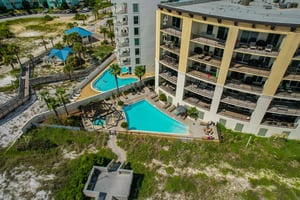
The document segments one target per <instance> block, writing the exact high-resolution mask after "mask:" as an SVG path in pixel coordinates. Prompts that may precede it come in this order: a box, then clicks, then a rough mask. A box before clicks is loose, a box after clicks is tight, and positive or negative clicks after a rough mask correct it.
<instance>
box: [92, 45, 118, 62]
mask: <svg viewBox="0 0 300 200" xmlns="http://www.w3.org/2000/svg"><path fill="white" fill-rule="evenodd" d="M114 49H115V47H114V46H112V45H108V44H107V45H100V46H97V47H93V48H92V49H91V53H92V54H93V56H94V57H96V58H99V59H102V58H104V57H105V56H106V55H108V54H109V53H111V52H112V51H113V50H114Z"/></svg>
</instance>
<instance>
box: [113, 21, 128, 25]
mask: <svg viewBox="0 0 300 200" xmlns="http://www.w3.org/2000/svg"><path fill="white" fill-rule="evenodd" d="M127 25H128V21H123V22H121V21H117V22H116V24H115V26H127Z"/></svg>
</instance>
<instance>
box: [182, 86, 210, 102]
mask: <svg viewBox="0 0 300 200" xmlns="http://www.w3.org/2000/svg"><path fill="white" fill-rule="evenodd" d="M184 89H186V90H188V91H190V92H193V93H195V94H199V95H201V96H204V97H207V98H210V99H212V98H213V96H214V91H213V90H209V89H207V88H200V87H198V86H197V85H192V84H191V85H188V86H186V87H185V88H184Z"/></svg>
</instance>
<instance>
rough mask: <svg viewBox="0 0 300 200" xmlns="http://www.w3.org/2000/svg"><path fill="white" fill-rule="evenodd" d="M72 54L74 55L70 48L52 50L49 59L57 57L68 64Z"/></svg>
mask: <svg viewBox="0 0 300 200" xmlns="http://www.w3.org/2000/svg"><path fill="white" fill-rule="evenodd" d="M70 53H73V50H72V49H71V48H70V47H68V46H66V47H65V48H63V49H51V50H50V54H49V56H48V58H52V57H54V56H55V57H57V58H58V59H60V60H62V61H63V62H66V60H67V58H68V56H69V54H70Z"/></svg>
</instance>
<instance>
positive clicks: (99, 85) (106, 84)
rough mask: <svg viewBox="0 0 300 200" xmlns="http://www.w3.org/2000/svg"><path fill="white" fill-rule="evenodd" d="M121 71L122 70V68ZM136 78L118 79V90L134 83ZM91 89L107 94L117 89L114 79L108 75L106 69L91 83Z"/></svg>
mask: <svg viewBox="0 0 300 200" xmlns="http://www.w3.org/2000/svg"><path fill="white" fill-rule="evenodd" d="M122 69H123V68H122ZM137 81H138V78H119V77H118V84H119V88H120V87H122V86H125V85H128V84H131V83H134V82H137ZM92 85H93V88H95V89H96V90H98V91H100V92H107V91H110V90H113V89H116V88H117V85H116V81H115V77H114V76H113V75H111V74H110V72H109V69H106V70H105V71H104V72H103V74H101V76H99V77H98V78H97V80H95V81H94V82H93V84H92Z"/></svg>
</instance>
